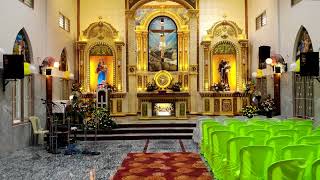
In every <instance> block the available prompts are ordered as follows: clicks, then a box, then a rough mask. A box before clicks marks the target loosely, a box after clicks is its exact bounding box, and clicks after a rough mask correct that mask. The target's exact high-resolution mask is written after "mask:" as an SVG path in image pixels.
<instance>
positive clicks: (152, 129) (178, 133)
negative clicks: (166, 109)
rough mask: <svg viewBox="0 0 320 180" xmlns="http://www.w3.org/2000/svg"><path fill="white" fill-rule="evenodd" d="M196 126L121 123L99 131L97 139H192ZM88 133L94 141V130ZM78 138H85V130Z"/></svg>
mask: <svg viewBox="0 0 320 180" xmlns="http://www.w3.org/2000/svg"><path fill="white" fill-rule="evenodd" d="M195 126H196V124H195V123H178V124H169V123H166V124H162V123H161V124H160V123H159V124H151V123H150V124H149V123H147V124H146V123H143V124H119V126H118V128H116V129H112V130H104V131H98V132H97V140H99V141H101V140H139V139H192V135H193V129H194V127H195ZM87 133H88V134H87V140H88V141H93V140H94V139H95V134H94V131H88V132H87ZM71 137H72V135H71ZM77 139H78V140H84V139H85V136H84V133H83V131H82V132H78V134H77Z"/></svg>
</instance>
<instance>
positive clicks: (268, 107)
mask: <svg viewBox="0 0 320 180" xmlns="http://www.w3.org/2000/svg"><path fill="white" fill-rule="evenodd" d="M260 106H261V108H262V110H263V111H264V112H270V111H273V110H275V103H274V100H273V99H272V98H271V96H270V95H268V97H267V98H266V99H265V100H263V101H262V102H261V105H260Z"/></svg>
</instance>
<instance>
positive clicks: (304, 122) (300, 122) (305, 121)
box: [296, 120, 313, 126]
mask: <svg viewBox="0 0 320 180" xmlns="http://www.w3.org/2000/svg"><path fill="white" fill-rule="evenodd" d="M296 125H310V126H313V121H312V120H302V121H297V122H296Z"/></svg>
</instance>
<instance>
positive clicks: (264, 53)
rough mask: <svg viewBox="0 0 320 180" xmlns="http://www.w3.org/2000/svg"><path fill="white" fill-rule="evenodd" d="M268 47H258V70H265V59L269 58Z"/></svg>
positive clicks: (269, 48)
mask: <svg viewBox="0 0 320 180" xmlns="http://www.w3.org/2000/svg"><path fill="white" fill-rule="evenodd" d="M270 50H271V47H270V46H260V47H259V68H260V69H263V68H266V63H265V62H266V59H268V58H270Z"/></svg>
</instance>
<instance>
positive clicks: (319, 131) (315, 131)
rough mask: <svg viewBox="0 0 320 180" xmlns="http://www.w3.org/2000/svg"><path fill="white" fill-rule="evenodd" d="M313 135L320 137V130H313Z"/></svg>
mask: <svg viewBox="0 0 320 180" xmlns="http://www.w3.org/2000/svg"><path fill="white" fill-rule="evenodd" d="M312 135H314V136H317V135H320V129H315V130H313V131H312Z"/></svg>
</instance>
